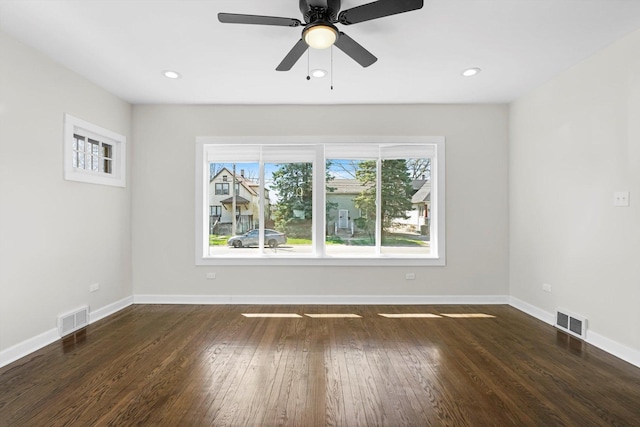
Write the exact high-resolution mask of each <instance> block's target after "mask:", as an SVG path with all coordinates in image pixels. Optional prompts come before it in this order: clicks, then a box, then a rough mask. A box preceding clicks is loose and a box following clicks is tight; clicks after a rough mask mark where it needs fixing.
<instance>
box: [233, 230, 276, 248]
mask: <svg viewBox="0 0 640 427" xmlns="http://www.w3.org/2000/svg"><path fill="white" fill-rule="evenodd" d="M259 231H260V230H258V229H254V230H250V231H247V232H246V233H244V234H241V235H239V236H233V237H231V238H230V239H229V240H227V245H228V246H233V247H234V248H241V247H243V246H244V247H248V246H258V238H259ZM285 243H287V236H286V235H285V234H284V233H280V232H279V231H276V230H269V229H265V230H264V244H265V245H268V246H269V247H270V248H275V247H277V246H278V245H284V244H285Z"/></svg>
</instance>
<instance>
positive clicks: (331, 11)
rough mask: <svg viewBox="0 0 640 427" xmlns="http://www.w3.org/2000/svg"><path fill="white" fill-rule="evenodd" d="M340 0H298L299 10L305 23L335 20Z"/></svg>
mask: <svg viewBox="0 0 640 427" xmlns="http://www.w3.org/2000/svg"><path fill="white" fill-rule="evenodd" d="M339 11H340V0H300V12H301V13H302V16H304V21H305V22H306V23H307V24H310V23H313V22H318V21H323V22H337V17H338V12H339Z"/></svg>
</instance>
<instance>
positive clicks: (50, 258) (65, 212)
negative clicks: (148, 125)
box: [0, 32, 132, 364]
mask: <svg viewBox="0 0 640 427" xmlns="http://www.w3.org/2000/svg"><path fill="white" fill-rule="evenodd" d="M65 112H66V113H70V114H72V115H74V116H76V117H78V118H81V119H84V120H87V121H89V122H92V123H94V124H96V125H99V126H102V127H104V128H107V129H109V130H112V131H114V132H117V133H120V134H122V135H125V136H127V138H129V137H130V131H131V106H130V105H129V104H127V103H126V102H123V101H121V100H120V99H118V98H116V97H114V96H113V95H110V94H109V93H107V92H105V91H104V90H102V89H100V88H98V87H97V86H95V85H93V84H92V83H90V82H88V81H87V80H85V79H83V78H81V77H79V76H78V75H76V74H74V73H73V72H71V71H69V70H68V69H66V68H63V67H61V66H60V65H57V64H56V63H54V62H52V61H50V60H49V59H48V58H46V57H44V56H43V55H41V54H40V53H37V52H35V51H34V50H33V49H31V48H29V47H26V46H25V45H23V44H21V43H19V42H17V41H15V40H14V39H12V38H10V37H9V36H7V35H6V34H4V33H2V32H0V356H1V355H3V353H2V352H3V350H7V349H8V348H10V347H13V346H15V345H16V344H18V343H22V342H23V341H25V340H28V339H32V338H33V337H36V336H39V335H41V334H45V335H46V333H48V332H51V331H52V330H53V329H54V328H56V317H57V316H58V315H59V314H62V313H64V312H67V311H69V310H72V309H75V308H77V307H79V306H81V305H84V304H88V305H89V306H90V308H91V310H92V311H95V310H96V309H100V308H103V307H105V306H107V305H109V304H113V303H114V302H116V301H119V300H122V299H123V298H126V297H130V296H131V293H132V287H131V227H130V219H131V181H130V180H129V183H128V185H127V188H117V187H105V186H98V185H93V184H84V183H78V182H70V181H65V180H64V179H63V161H62V160H63V157H62V153H63V144H62V132H63V114H64V113H65ZM129 145H131V141H130V140H129ZM96 282H97V283H99V284H100V290H99V291H98V292H95V293H89V285H90V284H92V283H96ZM49 335H51V334H49ZM4 354H6V352H5V353H4ZM1 362H2V357H0V364H1Z"/></svg>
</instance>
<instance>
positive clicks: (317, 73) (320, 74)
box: [311, 69, 327, 79]
mask: <svg viewBox="0 0 640 427" xmlns="http://www.w3.org/2000/svg"><path fill="white" fill-rule="evenodd" d="M311 75H312V76H313V77H315V78H317V79H321V78H322V77H324V76H326V75H327V72H326V71H325V70H319V69H318V70H312V71H311Z"/></svg>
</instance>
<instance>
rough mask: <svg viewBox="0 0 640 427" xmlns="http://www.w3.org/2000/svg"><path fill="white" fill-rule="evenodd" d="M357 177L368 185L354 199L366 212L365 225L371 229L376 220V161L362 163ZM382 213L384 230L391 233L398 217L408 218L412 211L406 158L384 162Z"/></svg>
mask: <svg viewBox="0 0 640 427" xmlns="http://www.w3.org/2000/svg"><path fill="white" fill-rule="evenodd" d="M356 178H357V179H358V180H359V181H360V183H361V184H362V185H363V186H364V187H366V189H365V190H363V191H362V192H361V193H360V194H359V195H358V196H356V197H355V198H354V202H355V204H356V207H357V208H358V209H361V210H362V212H363V217H364V218H365V220H366V223H365V228H366V229H369V230H371V229H372V227H373V224H375V221H376V216H375V215H376V161H375V160H367V161H364V162H361V163H360V166H359V168H358V170H357V171H356ZM380 192H381V198H382V204H381V206H380V215H381V218H382V230H383V231H384V232H388V230H389V229H390V228H391V227H392V225H393V221H394V220H395V219H397V218H402V219H407V218H408V217H407V215H406V212H407V211H408V210H411V208H412V205H411V193H412V186H411V176H410V175H409V169H408V166H407V160H405V159H392V160H383V161H382V177H381V188H380Z"/></svg>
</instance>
